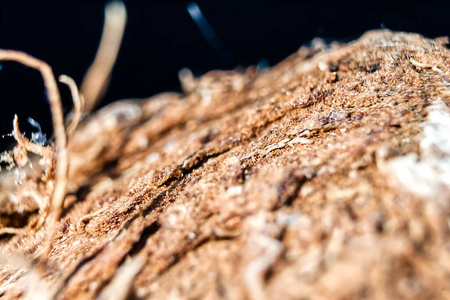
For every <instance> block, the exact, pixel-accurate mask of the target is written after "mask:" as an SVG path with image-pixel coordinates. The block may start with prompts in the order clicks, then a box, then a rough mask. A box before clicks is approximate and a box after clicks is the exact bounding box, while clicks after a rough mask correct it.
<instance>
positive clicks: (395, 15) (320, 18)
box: [0, 0, 450, 149]
mask: <svg viewBox="0 0 450 300" xmlns="http://www.w3.org/2000/svg"><path fill="white" fill-rule="evenodd" d="M106 2H107V1H92V0H90V1H88V0H78V1H46V2H45V1H20V0H0V48H5V49H15V50H21V51H25V52H27V53H29V54H31V55H33V56H35V57H37V58H39V59H42V60H44V61H46V62H47V63H49V64H50V65H51V66H52V68H53V70H54V73H55V75H56V76H59V75H60V74H67V75H69V76H71V77H73V78H74V79H75V81H76V82H77V83H78V84H80V82H81V79H82V78H83V75H84V73H85V71H86V70H87V68H88V66H89V64H90V63H91V62H92V60H93V58H94V56H95V52H96V49H97V46H98V43H99V41H100V36H101V32H102V26H103V7H104V5H105V3H106ZM188 3H190V1H143V0H141V1H134V0H125V4H126V6H127V9H128V23H127V27H126V31H125V37H124V41H123V46H122V48H121V51H120V53H119V57H118V60H117V64H116V66H115V68H114V72H113V77H112V81H111V84H110V87H109V90H108V92H107V94H106V96H105V97H104V99H103V100H102V102H101V104H100V106H102V105H105V104H107V103H109V102H111V101H114V100H117V99H123V98H143V97H148V96H151V95H154V94H156V93H160V92H163V91H179V89H180V88H179V82H178V78H177V72H178V71H179V70H180V69H181V68H183V67H189V68H190V69H191V70H193V71H194V73H196V74H202V73H204V72H206V71H208V70H211V69H216V68H219V69H230V68H233V67H235V66H237V65H242V66H248V65H250V64H256V63H257V62H258V61H260V60H261V59H266V60H267V61H268V62H269V64H270V65H273V64H276V63H277V62H279V61H280V60H282V59H283V58H285V57H287V56H288V55H290V54H291V53H293V52H295V51H296V50H297V49H298V48H299V47H300V46H301V45H302V44H305V43H307V42H309V41H310V40H311V39H313V38H314V37H324V38H329V39H337V40H341V41H350V40H353V39H356V38H357V37H358V36H360V35H361V34H362V33H364V32H365V31H367V30H371V29H378V28H381V27H382V26H384V27H386V28H388V29H392V30H396V31H410V32H418V33H420V34H423V35H425V36H426V37H431V38H432V37H437V36H444V35H448V34H449V28H450V18H449V17H448V13H449V11H450V4H449V3H450V1H427V2H425V1H423V2H410V1H409V2H402V3H400V2H393V1H389V2H388V1H384V2H383V1H364V2H363V1H361V2H359V4H355V2H352V3H353V4H350V3H346V2H342V1H197V2H196V3H197V4H198V5H199V7H200V8H201V10H202V12H203V14H204V16H205V18H206V19H207V20H208V22H209V23H210V24H211V25H212V27H213V28H214V30H215V31H216V33H217V34H218V36H219V37H220V39H221V42H222V43H223V44H224V45H225V46H226V47H227V48H228V49H229V50H230V52H231V53H232V55H233V57H234V59H233V61H231V62H228V63H226V62H224V61H222V60H221V59H220V57H219V55H218V54H217V53H216V52H215V51H214V49H213V48H211V47H210V45H209V44H208V43H207V41H206V40H205V38H204V37H203V36H202V34H201V32H200V31H199V29H198V28H197V27H196V25H195V23H194V22H193V20H192V19H191V17H190V16H189V14H188V12H187V10H186V5H187V4H188ZM1 66H2V69H1V70H0V135H2V134H7V133H9V132H10V131H11V129H12V119H13V116H14V114H15V113H17V114H18V115H19V120H20V121H21V128H22V129H24V130H25V131H26V132H27V133H29V132H30V131H31V130H32V128H31V127H30V126H29V125H28V124H27V122H26V118H27V117H32V118H34V119H35V120H37V121H38V122H39V123H41V125H42V127H43V131H44V132H45V133H47V135H48V136H50V135H51V131H52V128H51V118H50V113H49V108H48V104H47V103H46V100H45V94H44V88H43V84H42V80H41V78H40V75H39V73H38V72H36V71H34V70H31V69H29V68H26V67H24V66H22V65H20V64H17V63H13V62H3V63H2V64H1ZM60 89H61V92H62V97H63V103H64V107H65V110H66V112H68V111H69V110H70V109H71V100H70V96H69V93H68V91H67V88H66V87H64V86H60ZM12 142H13V141H12V138H11V137H5V138H0V149H4V148H5V147H6V146H7V145H8V144H11V143H12Z"/></svg>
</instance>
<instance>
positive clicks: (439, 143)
mask: <svg viewBox="0 0 450 300" xmlns="http://www.w3.org/2000/svg"><path fill="white" fill-rule="evenodd" d="M449 62H450V53H449V50H448V49H447V48H446V45H445V40H442V39H439V40H429V39H425V38H423V37H421V36H419V35H416V34H406V33H393V32H390V31H386V30H384V31H374V32H369V33H367V34H365V35H364V36H362V37H361V38H360V39H359V40H357V41H355V42H352V43H350V44H348V45H344V44H337V43H336V44H331V45H330V46H329V47H325V46H324V45H322V47H316V48H301V49H300V50H299V51H298V53H295V54H293V55H291V56H290V57H288V58H287V59H285V60H284V61H282V62H281V63H279V64H278V65H276V66H274V67H272V68H270V69H267V70H262V71H256V69H253V68H249V69H248V70H246V72H244V73H238V72H218V71H215V72H210V73H208V74H206V75H204V76H203V77H201V78H198V79H190V80H192V82H187V83H186V82H185V83H184V85H185V86H186V85H188V86H190V87H191V88H190V90H189V92H190V93H189V94H188V95H178V94H175V93H167V94H161V95H157V96H154V97H152V98H149V99H144V100H139V101H135V100H126V101H119V102H117V103H114V104H112V105H110V106H108V107H105V108H103V109H101V110H100V111H99V112H97V113H96V114H95V115H93V116H92V117H91V118H90V119H88V120H87V121H85V122H84V124H81V128H79V129H78V130H77V131H76V132H75V134H74V136H73V138H72V141H71V143H70V145H69V153H70V171H69V172H70V178H69V184H70V186H69V193H68V195H67V197H66V207H65V209H64V215H63V218H62V219H61V221H60V225H59V230H58V233H57V234H56V235H54V240H53V247H52V251H51V253H50V256H49V257H48V258H47V259H48V261H49V263H48V264H47V269H46V270H45V272H44V274H42V273H36V271H34V270H33V267H32V266H30V265H26V264H25V265H26V266H23V265H21V266H20V268H19V267H18V265H20V264H19V263H17V262H14V263H13V262H12V260H15V261H16V260H18V259H19V258H20V259H23V258H25V259H28V260H33V258H35V257H37V255H38V254H39V250H40V247H41V245H42V241H43V239H44V237H45V234H46V227H43V228H41V229H40V230H39V231H38V232H33V231H32V229H29V230H28V232H26V233H24V234H23V235H21V236H4V238H3V239H2V240H1V241H0V242H1V249H2V251H3V252H2V253H4V254H8V255H10V257H12V258H10V262H9V263H8V262H7V261H6V262H5V260H4V261H3V262H2V265H1V266H0V283H1V285H0V294H1V295H2V296H3V297H4V298H5V299H12V298H16V297H25V296H26V295H27V293H28V294H30V295H33V296H36V295H37V293H43V292H44V291H48V294H46V295H44V296H48V297H55V298H57V299H91V298H96V297H99V298H104V299H110V298H114V297H115V298H116V299H121V298H125V297H128V298H130V299H146V298H149V299H169V298H170V299H178V298H180V299H197V298H201V299H363V298H364V299H411V298H413V299H425V298H426V299H444V298H449V297H450V284H449V281H448V278H449V276H450V246H449V245H450V244H449V222H450V219H449V212H450V206H449V205H450V203H449V200H450V190H449V189H450V181H449V178H450V138H449V135H448V133H449V132H450V109H449V103H450V97H449V91H450V70H449ZM4 176H6V175H4ZM5 178H6V177H5ZM29 181H32V178H31V177H30V179H29ZM29 181H27V182H29ZM6 184H7V179H5V180H4V182H3V187H2V188H5V186H6ZM20 189H21V187H20V186H19V187H17V188H16V191H15V192H14V193H16V194H18V193H20ZM25 200H26V197H25ZM3 206H4V207H5V208H4V209H3V214H2V225H3V226H20V225H22V226H24V225H25V226H27V225H26V224H29V223H30V222H31V221H30V219H33V217H35V214H36V211H35V210H34V209H36V208H33V207H32V205H31V204H26V203H25V204H24V203H17V204H11V203H6V204H5V203H3ZM8 212H9V213H8ZM19 212H21V213H19ZM13 213H14V214H15V215H13ZM25 282H28V283H25Z"/></svg>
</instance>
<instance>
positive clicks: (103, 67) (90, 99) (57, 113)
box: [0, 1, 127, 257]
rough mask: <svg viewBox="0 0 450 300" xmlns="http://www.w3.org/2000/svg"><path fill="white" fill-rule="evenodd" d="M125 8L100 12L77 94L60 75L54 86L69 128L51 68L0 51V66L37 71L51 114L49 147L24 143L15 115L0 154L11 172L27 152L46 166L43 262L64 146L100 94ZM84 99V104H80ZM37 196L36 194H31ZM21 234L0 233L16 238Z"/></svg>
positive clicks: (60, 192)
mask: <svg viewBox="0 0 450 300" xmlns="http://www.w3.org/2000/svg"><path fill="white" fill-rule="evenodd" d="M126 16H127V13H126V8H125V5H124V4H123V3H122V2H120V1H113V2H111V3H109V4H108V5H107V6H106V8H105V23H104V28H103V34H102V39H101V42H100V46H99V49H98V51H97V55H96V57H95V59H94V62H93V63H92V65H91V67H90V68H89V70H88V72H87V74H86V75H85V78H84V79H83V83H82V87H81V90H82V92H83V95H85V97H83V95H82V94H80V93H79V92H78V88H77V86H76V84H75V81H74V80H73V79H72V78H70V77H68V76H66V75H62V76H60V77H59V81H60V82H62V83H64V84H66V85H68V87H69V88H70V91H71V94H72V99H73V103H74V111H73V118H72V121H71V124H70V125H69V126H68V127H67V130H66V128H65V126H64V115H63V110H62V105H61V96H60V93H59V90H58V87H57V84H56V80H55V77H54V75H53V71H52V69H51V67H50V66H49V65H48V64H47V63H45V62H43V61H41V60H39V59H36V58H34V57H32V56H30V55H28V54H26V53H23V52H19V51H13V50H3V49H0V61H15V62H19V63H21V64H24V65H26V66H28V67H31V68H33V69H36V70H38V71H39V72H40V73H41V75H42V78H43V80H44V85H45V88H46V91H47V96H48V100H49V103H50V110H51V114H52V121H53V130H54V135H55V143H54V146H53V145H52V146H43V145H40V144H37V143H34V142H33V141H30V140H28V139H27V138H26V137H25V136H24V135H22V133H21V132H20V130H19V121H18V117H17V115H16V116H15V117H14V123H13V125H14V129H13V133H12V135H13V137H14V138H15V139H16V141H17V145H16V147H15V148H14V150H13V151H12V152H4V153H0V162H5V163H7V164H8V165H9V167H8V168H12V167H14V166H15V165H17V166H18V167H22V166H24V165H25V164H26V163H27V162H28V154H27V153H28V152H32V153H35V154H37V155H39V156H41V157H42V159H43V160H44V165H45V166H46V168H45V172H44V175H43V177H42V180H43V181H44V182H45V183H46V184H47V190H49V191H50V192H49V195H51V199H49V196H42V197H41V195H37V196H38V198H39V199H42V198H44V199H47V200H44V201H40V202H39V201H37V200H36V202H39V203H38V205H39V208H40V210H41V211H42V212H43V213H41V215H40V220H39V221H38V223H37V224H38V225H37V226H36V228H37V229H39V228H40V227H41V226H42V225H43V224H44V223H45V222H47V221H48V235H47V237H46V240H45V241H44V245H43V253H42V255H43V257H48V254H49V253H50V250H51V239H52V236H53V235H54V233H55V231H56V225H57V223H58V221H59V219H60V217H61V213H62V210H63V207H64V198H65V193H66V184H67V174H68V167H69V160H68V153H67V143H68V140H69V139H70V138H71V137H72V135H73V134H74V132H75V130H76V128H77V126H78V123H79V121H80V118H81V115H82V114H83V112H89V111H90V110H92V108H94V107H95V105H96V103H97V102H98V100H99V98H100V97H101V95H102V93H103V91H104V90H105V88H106V86H107V83H108V80H109V77H110V75H111V71H112V68H113V66H114V63H115V61H116V58H117V54H118V52H119V48H120V44H121V42H122V37H123V33H124V30H125V23H126ZM85 99H86V101H85ZM36 193H37V192H36ZM20 232H22V229H17V228H6V227H4V228H0V235H1V234H5V233H8V234H17V233H20Z"/></svg>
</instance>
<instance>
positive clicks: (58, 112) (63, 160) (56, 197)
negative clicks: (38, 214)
mask: <svg viewBox="0 0 450 300" xmlns="http://www.w3.org/2000/svg"><path fill="white" fill-rule="evenodd" d="M3 60H9V61H16V62H19V63H21V64H24V65H26V66H29V67H31V68H33V69H36V70H38V71H39V72H41V75H42V78H43V80H44V85H45V88H46V90H47V97H48V100H49V103H50V110H51V113H52V121H53V130H54V134H55V147H56V169H55V187H54V189H53V195H52V202H51V204H50V212H53V216H51V218H50V224H49V231H48V232H49V234H48V235H47V237H46V241H45V244H44V248H43V249H44V252H43V255H44V257H46V256H47V255H48V254H49V253H50V249H51V238H52V236H53V233H54V232H55V230H56V223H57V222H58V221H59V218H60V216H61V212H62V208H63V204H64V196H65V193H66V183H67V170H68V157H67V148H66V145H67V136H66V130H65V127H64V115H63V111H62V105H61V96H60V94H59V90H58V86H57V85H56V80H55V76H54V75H53V71H52V69H51V68H50V66H49V65H48V64H47V63H45V62H43V61H41V60H39V59H36V58H34V57H32V56H30V55H28V54H26V53H23V52H19V51H13V50H0V61H3ZM16 120H17V119H16ZM18 137H19V138H20V136H19V135H18Z"/></svg>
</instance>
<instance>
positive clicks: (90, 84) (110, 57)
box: [81, 1, 127, 112]
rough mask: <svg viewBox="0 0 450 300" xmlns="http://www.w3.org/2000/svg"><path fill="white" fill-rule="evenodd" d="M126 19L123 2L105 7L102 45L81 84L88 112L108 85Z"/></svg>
mask: <svg viewBox="0 0 450 300" xmlns="http://www.w3.org/2000/svg"><path fill="white" fill-rule="evenodd" d="M126 20H127V11H126V8H125V5H124V4H123V3H122V2H120V1H114V2H111V3H109V4H108V5H107V6H106V7H105V23H104V26H103V33H102V38H101V41H100V45H99V47H98V50H97V54H96V56H95V59H94V62H93V63H92V65H91V66H90V67H89V70H88V71H87V73H86V75H85V76H84V78H83V82H82V84H81V94H83V95H84V97H85V99H86V103H85V111H86V112H89V111H91V110H92V109H93V108H94V107H95V105H96V104H97V103H98V100H99V99H100V97H101V96H102V94H103V92H104V91H105V89H106V86H107V85H108V81H109V78H110V75H111V71H112V68H113V66H114V64H115V62H116V58H117V54H118V53H119V49H120V45H121V43H122V37H123V33H124V31H125V24H126Z"/></svg>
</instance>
